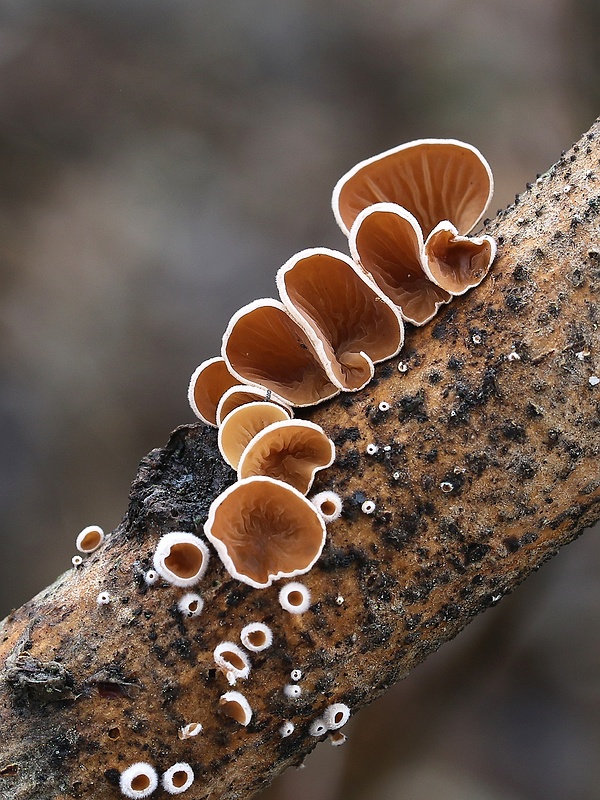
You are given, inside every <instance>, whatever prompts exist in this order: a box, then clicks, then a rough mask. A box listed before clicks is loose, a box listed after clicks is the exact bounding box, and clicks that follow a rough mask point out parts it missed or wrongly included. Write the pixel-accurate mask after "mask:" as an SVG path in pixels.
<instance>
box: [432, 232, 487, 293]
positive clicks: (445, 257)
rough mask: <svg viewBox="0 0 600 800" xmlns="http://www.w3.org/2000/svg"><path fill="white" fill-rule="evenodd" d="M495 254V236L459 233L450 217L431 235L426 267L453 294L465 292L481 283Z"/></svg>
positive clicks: (435, 280)
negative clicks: (472, 235)
mask: <svg viewBox="0 0 600 800" xmlns="http://www.w3.org/2000/svg"><path fill="white" fill-rule="evenodd" d="M495 257H496V242H495V240H494V239H492V237H491V236H474V237H469V236H459V234H458V230H457V229H456V228H455V227H454V225H452V223H451V222H448V221H447V220H446V221H443V222H440V224H439V225H436V227H435V228H434V229H433V231H432V232H431V233H430V234H429V236H428V237H427V241H426V242H425V258H424V269H425V272H426V273H427V275H428V276H429V278H430V279H431V280H432V281H434V282H435V283H437V285H438V286H441V287H442V288H444V289H445V290H446V291H447V292H449V293H450V294H453V295H458V294H464V293H465V292H466V291H468V290H469V289H472V288H473V287H474V286H478V285H479V284H480V283H481V281H482V280H483V279H484V278H485V276H486V275H487V273H488V270H489V268H490V265H491V263H492V261H493V260H494V258H495Z"/></svg>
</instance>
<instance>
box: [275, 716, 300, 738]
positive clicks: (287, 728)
mask: <svg viewBox="0 0 600 800" xmlns="http://www.w3.org/2000/svg"><path fill="white" fill-rule="evenodd" d="M295 729H296V726H295V725H294V723H293V722H292V721H291V720H289V719H286V720H285V722H284V723H283V725H281V727H280V728H279V735H280V736H281V738H282V739H285V738H287V737H288V736H291V735H292V733H293V732H294V731H295Z"/></svg>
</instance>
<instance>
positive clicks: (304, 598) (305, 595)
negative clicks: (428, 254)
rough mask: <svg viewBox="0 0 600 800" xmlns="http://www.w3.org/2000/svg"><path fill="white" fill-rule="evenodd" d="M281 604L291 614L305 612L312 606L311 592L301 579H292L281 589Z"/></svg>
mask: <svg viewBox="0 0 600 800" xmlns="http://www.w3.org/2000/svg"><path fill="white" fill-rule="evenodd" d="M279 604H280V605H281V607H282V608H283V610H284V611H289V613H290V614H304V612H305V611H308V609H309V607H310V592H309V590H308V589H307V587H306V586H305V585H304V584H303V583H300V582H299V581H290V583H286V584H285V586H282V588H281V589H280V591H279Z"/></svg>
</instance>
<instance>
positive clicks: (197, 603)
mask: <svg viewBox="0 0 600 800" xmlns="http://www.w3.org/2000/svg"><path fill="white" fill-rule="evenodd" d="M177 608H178V609H179V611H180V612H181V613H182V614H183V615H184V617H197V616H199V615H200V614H201V613H202V609H203V608H204V600H203V599H202V598H201V597H200V595H199V594H196V592H187V593H186V594H184V595H183V597H180V598H179V601H178V603H177Z"/></svg>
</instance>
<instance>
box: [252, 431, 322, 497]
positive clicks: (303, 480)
mask: <svg viewBox="0 0 600 800" xmlns="http://www.w3.org/2000/svg"><path fill="white" fill-rule="evenodd" d="M334 458H335V448H334V446H333V442H332V441H331V439H329V438H328V437H327V436H326V434H325V433H324V431H323V429H322V428H320V427H319V426H318V425H315V424H314V423H311V422H305V421H304V420H286V421H284V422H278V423H275V424H273V425H269V427H268V428H265V429H264V430H263V431H261V432H260V433H258V434H257V435H256V436H255V437H254V438H253V439H252V441H251V442H250V443H249V444H248V447H247V448H246V449H245V450H244V453H243V455H242V457H241V459H240V462H239V466H238V478H240V479H242V478H250V477H252V476H254V475H268V476H269V477H270V478H275V479H276V480H280V481H284V482H285V483H289V484H290V485H291V486H293V487H294V488H295V489H297V490H298V491H299V492H300V493H301V494H306V492H307V491H308V490H309V489H310V487H311V485H312V482H313V480H314V476H315V473H316V472H317V471H318V470H320V469H323V468H324V467H328V466H330V465H331V464H332V463H333V460H334Z"/></svg>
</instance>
